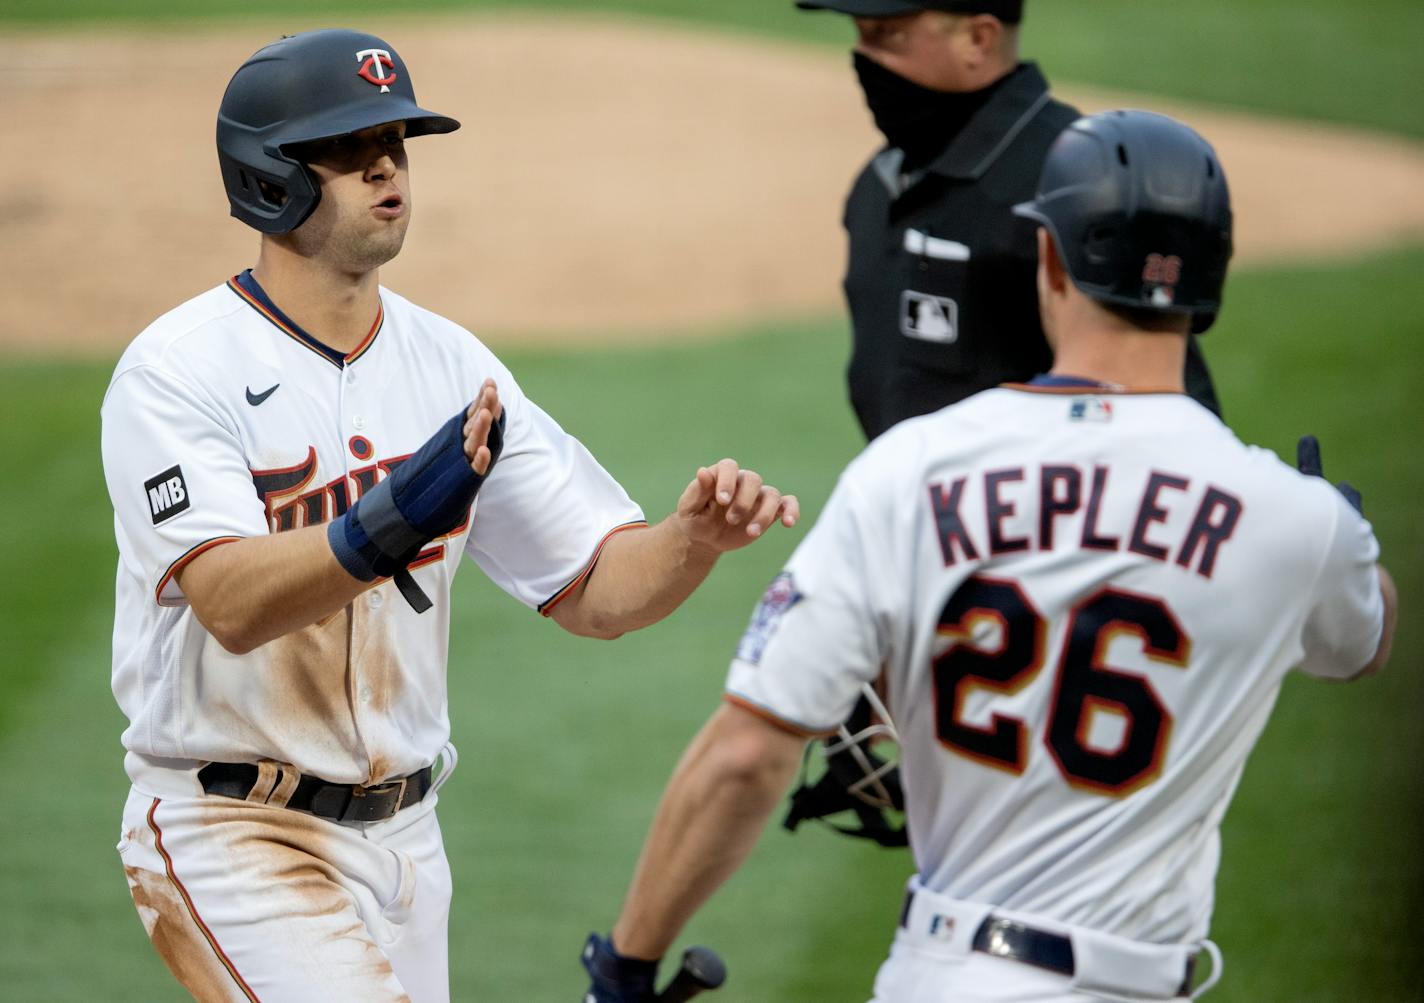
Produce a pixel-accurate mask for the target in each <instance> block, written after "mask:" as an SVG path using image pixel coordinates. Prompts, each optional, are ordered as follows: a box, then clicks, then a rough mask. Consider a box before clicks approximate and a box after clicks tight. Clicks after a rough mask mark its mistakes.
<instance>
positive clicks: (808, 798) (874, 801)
mask: <svg viewBox="0 0 1424 1003" xmlns="http://www.w3.org/2000/svg"><path fill="white" fill-rule="evenodd" d="M861 690H862V693H861V698H860V700H859V701H858V702H857V703H856V705H855V709H854V710H852V711H851V713H850V717H848V718H846V720H845V723H844V724H842V725H841V726H840V727H839V728H838V729H837V730H836V734H835V735H834V736H833V737H829V738H826V739H824V740H823V741H821V742H817V743H814V744H812V745H809V746H807V747H806V759H805V762H804V763H803V764H802V767H801V783H800V785H799V786H798V787H797V788H796V790H795V791H793V792H792V794H791V807H790V808H789V809H787V812H786V818H785V819H784V820H783V821H782V823H781V824H782V825H783V826H785V827H786V828H787V829H789V830H791V831H792V832H794V831H795V830H796V827H797V826H799V825H800V824H801V823H802V822H804V821H806V820H807V819H816V820H817V821H820V822H824V823H825V824H826V825H828V826H830V827H831V828H832V829H834V830H836V831H837V832H840V833H844V834H845V835H847V836H855V837H857V838H859V839H869V840H872V841H874V842H876V843H879V844H880V845H881V846H892V847H893V846H907V845H908V844H909V836H908V834H907V833H906V832H905V826H904V822H903V820H900V819H896V818H895V817H894V815H892V814H891V813H895V815H898V814H899V813H901V812H903V811H904V810H905V794H904V791H903V790H902V789H901V787H900V767H899V763H898V753H899V742H900V736H899V734H898V733H897V732H896V731H895V725H894V723H893V722H892V721H891V720H890V713H889V711H887V710H886V709H885V704H884V703H883V702H882V701H881V699H880V696H879V695H878V694H877V693H876V692H875V690H874V689H873V688H872V687H870V686H862V687H861ZM887 743H892V744H894V746H895V748H894V750H887V749H885V748H884V746H885V745H886V744H887ZM882 752H889V755H881V753H882ZM818 761H819V762H820V763H821V764H822V765H823V766H824V772H822V773H821V774H820V776H819V777H818V779H817V780H816V781H815V782H814V783H812V782H811V774H812V772H813V770H814V767H815V765H816V764H817V762H818ZM842 812H852V813H854V816H855V820H856V821H857V822H858V823H859V825H858V826H851V825H841V824H837V823H835V822H832V821H830V820H829V819H828V818H827V816H830V815H838V814H840V813H842ZM897 822H898V824H897Z"/></svg>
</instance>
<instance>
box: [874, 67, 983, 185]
mask: <svg viewBox="0 0 1424 1003" xmlns="http://www.w3.org/2000/svg"><path fill="white" fill-rule="evenodd" d="M853 55H854V62H855V74H856V76H857V77H859V78H860V89H861V90H863V91H864V92H865V103H866V104H867V105H869V106H870V114H871V115H873V116H874V118H875V127H876V128H877V129H879V130H880V131H881V132H882V133H884V134H885V139H886V141H887V142H889V144H890V145H891V146H895V147H898V148H900V149H901V150H904V151H905V163H904V167H905V168H906V169H907V170H913V169H915V168H917V167H923V166H924V165H925V164H927V163H929V162H930V161H931V160H933V159H934V158H935V157H936V156H938V155H939V153H940V151H942V150H943V149H944V148H945V147H946V146H948V145H949V142H950V140H952V139H953V138H954V137H955V136H956V135H958V134H959V132H960V130H961V129H963V128H964V126H965V125H967V124H968V122H969V120H970V119H971V118H972V117H973V116H974V113H975V112H977V111H978V110H979V109H980V108H982V107H983V106H984V102H986V101H987V100H989V96H990V95H991V94H992V93H993V92H994V89H995V88H994V86H989V87H986V88H984V89H983V90H980V91H974V92H973V93H970V94H954V93H945V92H944V91H936V90H931V89H930V88H928V87H922V86H920V85H919V84H917V83H914V82H913V81H911V80H906V79H905V78H904V77H902V76H900V75H899V74H898V73H892V72H891V71H890V70H887V69H886V68H885V67H883V66H881V65H880V64H879V63H877V62H876V61H875V60H873V59H870V58H869V57H867V56H865V55H862V54H861V53H859V52H857V53H854V54H853Z"/></svg>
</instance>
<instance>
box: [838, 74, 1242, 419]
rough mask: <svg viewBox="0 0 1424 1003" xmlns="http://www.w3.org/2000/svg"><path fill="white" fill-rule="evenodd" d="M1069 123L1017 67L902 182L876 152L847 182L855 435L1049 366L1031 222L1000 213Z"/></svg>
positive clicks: (1193, 372)
mask: <svg viewBox="0 0 1424 1003" xmlns="http://www.w3.org/2000/svg"><path fill="white" fill-rule="evenodd" d="M1076 118H1078V112H1077V111H1076V110H1075V109H1073V108H1071V107H1069V106H1068V105H1066V104H1063V103H1062V102H1059V101H1055V100H1054V99H1053V98H1052V97H1051V96H1050V95H1049V93H1048V81H1046V80H1045V79H1044V77H1043V74H1042V73H1040V72H1039V70H1038V67H1037V66H1036V65H1034V64H1033V63H1022V64H1020V65H1019V67H1018V68H1017V69H1016V70H1014V72H1013V73H1011V74H1010V75H1009V77H1008V78H1007V79H1005V80H1003V81H1001V83H1000V84H999V85H997V86H996V87H995V88H994V91H993V94H992V95H991V96H990V97H989V99H988V101H986V102H985V104H984V105H983V107H981V108H980V109H979V110H978V111H977V112H975V113H974V115H973V116H972V117H971V118H970V119H969V120H968V122H967V123H966V125H965V126H964V128H963V129H961V130H960V131H959V133H958V134H956V135H955V136H954V138H953V139H952V140H950V142H949V145H948V146H947V147H945V149H944V151H943V152H942V153H940V154H939V156H938V157H936V158H935V159H934V160H933V161H931V162H930V164H929V165H928V166H927V167H925V168H924V169H923V170H919V171H915V172H912V173H910V174H902V173H901V170H900V168H901V164H902V162H903V160H904V154H903V153H902V151H900V150H898V149H895V148H886V149H884V150H882V151H881V152H880V153H878V154H877V155H876V156H875V157H874V158H873V159H872V160H871V161H870V163H869V164H868V165H866V167H865V169H864V170H863V171H862V172H861V174H860V176H859V177H858V178H856V181H855V185H854V187H853V188H852V189H851V193H850V197H849V198H848V199H847V200H846V207H845V219H844V224H845V228H846V231H847V233H848V234H849V236H850V262H849V265H848V267H847V269H846V276H845V294H846V300H847V302H848V304H849V306H850V315H851V326H852V329H853V337H854V346H853V349H852V352H851V359H850V366H849V370H848V373H847V375H848V378H849V382H850V399H851V405H852V406H853V407H854V408H855V413H856V417H857V418H859V419H860V425H861V428H863V429H864V430H865V435H866V437H867V438H870V439H873V438H875V437H876V436H877V435H879V434H880V433H881V432H883V431H885V430H886V429H887V428H889V427H890V426H891V425H894V424H895V423H896V422H898V421H901V420H903V419H905V418H909V417H913V416H914V415H920V414H928V413H929V412H931V411H937V410H939V409H940V408H942V407H944V406H946V405H948V404H953V403H954V402H956V401H959V400H962V399H964V398H965V397H968V396H970V395H971V394H975V393H978V392H979V391H981V390H986V389H988V388H990V387H993V386H997V385H998V384H1000V383H1003V382H1006V381H1012V380H1026V379H1029V378H1030V377H1032V376H1033V375H1034V374H1036V373H1041V372H1046V371H1047V370H1048V369H1049V367H1050V365H1051V363H1052V355H1051V354H1050V352H1049V349H1048V345H1047V343H1046V342H1045V341H1044V339H1043V330H1042V328H1041V327H1040V323H1039V317H1038V294H1037V287H1036V279H1035V274H1036V270H1037V267H1038V247H1037V242H1036V238H1035V236H1034V234H1035V232H1036V230H1037V225H1036V224H1034V223H1033V222H1031V221H1029V220H1024V219H1020V218H1019V217H1017V216H1014V215H1013V213H1012V212H1011V211H1010V210H1011V209H1012V207H1013V206H1014V205H1016V204H1017V203H1019V202H1025V201H1028V200H1029V199H1032V198H1033V197H1034V195H1035V194H1036V191H1037V188H1038V178H1039V173H1040V171H1041V170H1042V168H1043V162H1044V159H1045V157H1046V156H1047V154H1048V148H1049V146H1050V145H1051V144H1052V143H1053V140H1054V139H1056V138H1057V136H1058V134H1059V133H1060V132H1062V131H1063V129H1064V128H1066V127H1067V126H1068V124H1069V123H1070V122H1072V121H1074V120H1075V119H1076ZM1189 349H1190V350H1189V353H1188V360H1187V388H1188V390H1189V392H1191V394H1192V396H1194V397H1196V398H1197V399H1198V400H1200V401H1201V402H1202V403H1204V404H1206V405H1207V406H1208V407H1210V408H1211V409H1212V410H1213V411H1215V410H1217V406H1216V397H1215V394H1214V392H1213V390H1212V386H1211V380H1210V377H1209V375H1208V374H1207V371H1206V365H1205V363H1204V362H1203V361H1202V358H1201V353H1200V351H1199V350H1198V349H1197V347H1196V339H1195V338H1193V339H1191V344H1190V346H1189Z"/></svg>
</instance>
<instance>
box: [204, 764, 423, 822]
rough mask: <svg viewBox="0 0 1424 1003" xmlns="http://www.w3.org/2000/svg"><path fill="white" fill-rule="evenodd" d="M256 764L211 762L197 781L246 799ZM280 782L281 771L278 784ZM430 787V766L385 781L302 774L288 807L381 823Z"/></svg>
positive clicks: (219, 792) (210, 790)
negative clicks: (354, 781) (366, 782)
mask: <svg viewBox="0 0 1424 1003" xmlns="http://www.w3.org/2000/svg"><path fill="white" fill-rule="evenodd" d="M257 777H258V769H257V766H256V764H254V763H209V764H208V765H207V766H204V767H203V768H202V769H201V770H199V771H198V782H199V783H201V784H202V785H203V790H205V791H207V792H208V793H209V794H216V795H218V796H220V797H225V798H237V799H238V800H242V801H245V800H247V795H248V794H250V793H252V788H253V785H255V784H256V783H257ZM280 782H281V774H280V770H279V773H278V783H280ZM429 790H430V767H428V766H427V767H425V768H424V769H423V770H416V771H415V772H414V773H412V774H410V775H409V776H405V777H396V778H395V779H394V780H387V781H386V782H385V783H383V784H375V785H373V786H371V787H363V786H361V785H360V784H333V783H328V782H327V781H325V780H322V779H321V778H320V777H313V776H306V775H303V776H302V777H301V778H300V779H299V780H298V781H297V786H296V788H295V789H294V790H293V791H292V796H291V797H289V798H288V799H287V803H286V805H285V807H287V808H294V809H296V810H297V811H304V812H307V813H308V814H311V815H316V816H317V817H319V818H329V819H331V820H333V821H336V822H380V821H382V820H384V819H388V818H390V817H391V816H392V815H394V814H395V813H396V812H398V811H400V810H401V809H402V808H408V807H410V806H411V805H413V804H415V803H416V802H417V801H419V800H420V799H421V798H423V797H425V795H426V792H428V791H429Z"/></svg>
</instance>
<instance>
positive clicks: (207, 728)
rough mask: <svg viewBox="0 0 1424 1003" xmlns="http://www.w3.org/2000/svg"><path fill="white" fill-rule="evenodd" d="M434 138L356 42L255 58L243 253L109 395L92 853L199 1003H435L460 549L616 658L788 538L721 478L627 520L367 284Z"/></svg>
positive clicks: (387, 54) (307, 39) (781, 511)
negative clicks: (110, 734) (118, 753)
mask: <svg viewBox="0 0 1424 1003" xmlns="http://www.w3.org/2000/svg"><path fill="white" fill-rule="evenodd" d="M457 127H458V123H457V122H455V121H454V120H453V119H450V118H447V117H445V116H441V115H437V114H435V113H432V112H429V111H426V110H424V109H422V108H420V107H419V106H418V105H417V104H416V102H415V95H414V92H413V90H412V88H411V84H410V77H409V74H408V71H407V69H406V66H405V64H404V62H403V61H402V60H401V59H400V57H399V56H398V55H397V54H396V53H395V51H394V50H393V49H392V48H391V47H390V46H389V45H388V44H387V43H385V42H383V41H382V40H381V39H379V38H375V37H373V36H370V35H364V34H359V33H356V32H351V31H336V30H331V31H317V32H309V33H306V34H301V35H296V36H293V37H288V38H284V39H282V40H281V41H279V42H276V43H274V44H272V45H270V46H267V47H266V48H264V49H262V50H260V51H259V52H258V53H256V54H255V55H254V56H253V57H252V58H251V59H249V60H248V61H247V62H246V63H244V65H243V66H242V67H241V68H240V69H239V70H238V71H237V74H236V75H235V76H234V77H233V79H232V82H231V83H230V84H229V87H228V89H227V92H226V94H225V95H224V98H223V102H222V107H221V110H220V112H219V117H218V152H219V159H220V162H221V165H222V169H223V177H224V182H225V185H226V187H227V190H228V194H229V198H230V201H231V205H232V211H233V214H234V215H235V216H237V217H238V218H240V219H242V220H243V221H244V222H246V223H248V224H249V225H251V226H253V227H254V228H256V229H258V230H259V231H261V232H262V234H263V236H262V244H261V253H260V257H259V259H258V263H257V265H256V267H254V268H253V269H251V270H248V271H244V272H243V273H241V274H239V275H237V276H235V277H233V278H232V279H230V280H228V281H227V282H225V283H223V284H221V285H218V286H217V287H216V288H214V289H211V290H209V291H208V292H205V293H202V294H201V295H199V296H197V297H195V298H193V299H192V300H190V301H188V302H187V303H185V304H183V305H182V306H180V307H178V308H177V309H176V310H173V311H171V312H170V313H168V314H166V315H164V316H163V317H161V318H160V319H159V320H157V321H155V322H154V323H153V324H152V325H151V326H150V327H149V328H148V329H147V330H145V331H144V332H143V333H142V334H141V335H140V336H139V337H138V338H137V339H136V340H135V341H134V342H133V344H132V345H131V346H130V347H129V349H128V350H127V351H126V352H125V353H124V356H123V358H122V359H121V360H120V362H119V364H118V366H117V368H116V370H115V372H114V377H113V380H112V382H111V384H110V386H109V389H108V393H107V394H106V396H105V399H104V404H103V410H102V416H103V459H104V470H105V476H106V479H107V483H108V487H109V492H110V495H111V497H112V500H113V505H114V513H115V519H114V526H115V534H116V536H117V538H118V547H119V567H118V575H117V588H116V592H117V598H116V615H115V626H114V663H113V689H114V693H115V696H116V697H117V699H118V702H119V705H120V706H121V708H122V709H123V711H124V713H125V714H126V715H127V717H128V720H129V727H128V729H127V730H126V731H125V732H124V735H123V742H124V746H125V748H126V749H127V755H126V758H125V766H126V769H127V771H128V773H129V776H130V777H131V779H132V782H133V786H132V791H131V793H130V795H129V798H128V801H127V804H126V806H125V808H124V812H123V825H122V838H121V841H120V843H119V852H120V855H121V857H122V859H123V862H124V865H125V869H126V871H127V874H128V880H129V886H130V889H131V891H132V894H133V899H134V903H135V905H136V906H137V909H138V913H139V915H140V917H141V918H142V920H143V923H144V925H145V927H146V929H147V931H148V934H149V936H150V938H151V939H152V941H153V944H154V946H155V947H156V948H157V950H158V951H159V953H160V954H161V955H162V957H163V959H164V961H165V962H166V963H167V964H168V966H169V968H170V969H171V970H172V972H173V974H174V975H175V976H176V977H177V978H178V979H179V981H181V982H182V984H183V985H184V986H185V987H186V988H187V989H188V990H189V991H190V992H191V993H192V994H193V995H194V996H195V997H196V998H198V999H200V1000H203V1001H219V1000H221V1001H229V1000H250V1001H256V1000H262V1001H264V1003H272V1001H284V1000H285V1001H293V1003H295V1001H304V1003H309V1001H312V1000H319V999H320V1000H342V1001H358V1000H359V1001H377V1000H379V1001H397V1000H411V1001H415V1003H426V1001H444V1000H447V999H448V998H449V988H448V973H447V964H446V962H447V948H446V921H447V916H448V910H449V902H450V873H449V867H448V865H447V862H446V857H445V853H444V849H443V847H442V843H441V837H440V828H439V824H438V822H437V820H436V815H435V803H436V796H435V791H436V789H437V788H438V787H439V785H440V784H441V783H442V782H443V781H444V779H445V778H446V777H448V776H449V772H450V770H451V768H453V766H454V761H455V760H454V751H453V747H452V746H450V745H449V744H448V739H449V734H450V723H449V717H448V714H447V707H446V680H445V671H446V655H447V643H448V628H449V615H450V610H449V594H450V593H449V590H450V582H451V579H452V578H453V576H454V574H455V570H456V567H457V566H458V565H459V563H460V559H461V557H462V556H469V557H470V558H472V559H473V560H474V561H475V562H476V563H477V564H478V565H479V566H480V568H481V569H482V570H483V571H484V572H485V573H486V574H487V575H489V576H490V577H491V578H492V579H493V580H494V581H495V582H496V583H497V584H498V585H499V586H500V587H501V588H503V589H504V590H505V591H506V592H508V593H510V594H511V595H512V596H514V597H515V598H516V599H518V600H519V601H520V602H522V603H524V604H525V605H526V606H528V607H530V608H531V609H535V610H538V611H539V612H541V613H543V614H544V615H546V616H550V617H552V618H553V619H554V620H555V621H557V622H558V623H559V624H560V625H561V626H562V627H564V628H565V629H567V630H569V631H571V632H574V633H577V634H582V635H588V636H595V637H605V638H611V637H616V636H618V635H619V634H620V633H623V632H625V631H628V630H633V629H636V628H639V627H642V626H645V625H647V624H650V623H653V622H655V621H656V620H658V619H661V618H662V617H663V616H665V615H667V613H669V612H670V611H671V610H672V609H674V608H675V607H676V606H677V605H678V604H679V603H680V602H681V601H682V600H683V599H684V598H686V596H687V595H688V594H689V593H690V592H691V591H692V590H693V589H694V588H695V587H696V586H697V584H698V583H699V582H700V581H701V580H702V579H703V578H704V577H705V575H706V574H707V573H708V571H710V569H711V567H712V565H713V563H714V562H715V560H716V558H717V556H718V555H719V554H720V553H722V552H724V551H726V550H730V549H733V548H735V547H739V546H742V545H744V544H746V543H749V542H751V541H752V540H753V539H755V538H756V537H757V536H759V535H761V534H762V533H763V532H764V531H765V530H767V529H768V528H769V527H770V526H771V524H772V523H773V522H776V521H779V522H782V523H783V524H785V525H788V526H790V525H792V524H794V522H795V521H796V516H797V509H796V501H795V499H794V498H793V497H791V496H785V497H783V496H782V495H781V494H780V492H778V491H777V490H776V489H775V488H772V487H770V486H767V485H763V484H762V482H761V479H760V478H759V477H758V476H757V475H756V474H755V473H754V472H752V471H748V470H743V469H741V468H739V467H738V465H737V464H736V463H735V462H734V461H732V460H723V461H721V462H719V463H716V464H714V465H712V466H710V467H705V468H702V469H700V470H698V472H697V475H696V477H695V478H694V479H693V481H692V482H691V483H690V484H689V485H688V487H687V489H686V490H685V492H684V493H683V495H682V497H681V499H680V500H679V503H678V507H677V511H676V512H675V513H673V514H672V515H670V516H669V517H668V518H666V519H665V520H663V521H662V522H660V523H658V524H657V525H656V526H652V527H649V526H648V524H647V523H646V522H645V521H644V518H643V514H642V512H641V510H640V509H639V508H638V506H637V505H635V504H634V503H633V502H632V501H631V500H630V499H629V498H628V496H627V495H626V494H625V493H624V491H623V490H622V488H620V487H619V485H618V484H617V483H616V482H615V481H614V480H613V479H612V478H611V477H610V476H609V475H608V474H607V473H606V472H605V471H604V470H603V469H602V468H601V467H600V466H599V465H598V463H597V462H596V461H595V460H594V459H593V457H592V456H591V455H590V454H589V453H588V451H587V450H585V449H584V448H583V447H582V446H581V445H580V444H579V442H578V441H577V440H575V439H574V438H573V437H571V436H570V435H568V434H567V433H565V432H564V431H563V430H562V429H560V428H559V426H558V425H557V424H556V423H555V422H554V420H553V419H552V418H550V417H549V416H548V415H547V414H545V413H544V412H543V411H542V410H540V408H539V407H538V406H537V405H536V404H534V403H533V402H532V401H530V400H529V399H528V398H527V397H525V396H524V394H523V393H522V392H521V390H520V388H519V385H518V384H517V383H516V382H515V380H514V378H513V376H512V375H511V374H510V372H509V371H508V370H507V369H506V368H505V367H504V366H503V365H501V364H500V362H499V360H498V359H496V358H495V357H494V355H493V354H491V352H490V351H489V350H488V349H487V348H485V347H484V346H483V345H482V344H481V343H480V342H479V341H477V340H476V339H475V338H474V337H473V336H471V335H470V334H469V333H468V332H466V331H465V330H463V329H461V328H460V327H458V326H457V325H455V324H453V323H451V322H450V321H447V320H445V319H443V318H441V317H438V316H436V315H434V314H432V313H430V312H428V311H426V310H422V309H420V308H419V307H417V306H415V305H413V304H411V303H410V302H408V301H406V300H405V299H402V298H401V297H400V296H398V295H396V294H395V293H393V292H391V291H390V290H388V289H385V288H382V287H381V286H380V285H379V283H378V268H379V266H380V265H381V264H383V263H384V262H385V261H388V260H389V259H390V258H392V257H393V256H394V255H395V254H396V253H397V252H398V251H399V249H400V247H401V244H402V242H403V239H404V236H405V231H406V227H407V224H408V222H409V219H410V212H411V206H412V201H411V189H410V184H409V174H408V170H407V159H406V154H405V147H404V140H405V139H406V138H408V137H410V136H414V135H421V134H428V133H442V132H450V131H452V130H453V129H455V128H457ZM477 495H478V497H477ZM442 751H443V757H442ZM441 758H443V770H442V771H440V772H439V773H438V774H437V775H436V776H435V777H434V779H432V774H433V773H434V772H435V771H433V770H432V767H433V766H434V765H435V764H436V761H437V759H441Z"/></svg>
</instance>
